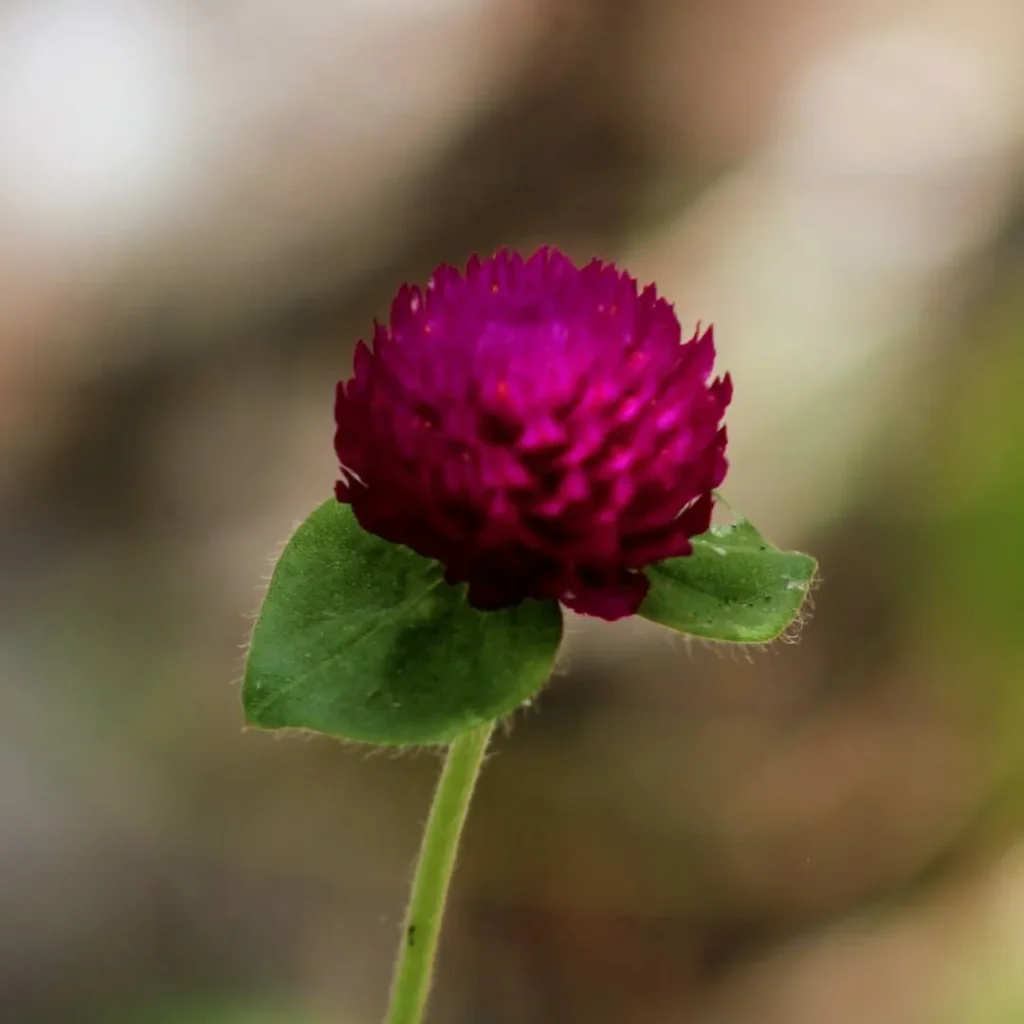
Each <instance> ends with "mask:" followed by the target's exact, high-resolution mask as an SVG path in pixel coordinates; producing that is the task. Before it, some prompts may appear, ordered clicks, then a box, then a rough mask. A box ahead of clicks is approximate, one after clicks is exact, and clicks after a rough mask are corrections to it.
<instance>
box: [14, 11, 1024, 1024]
mask: <svg viewBox="0 0 1024 1024" xmlns="http://www.w3.org/2000/svg"><path fill="white" fill-rule="evenodd" d="M1022 38H1024V5H1022V4H1021V3H1020V0H884V2H882V0H829V2H828V3H818V2H814V0H556V2H551V0H304V2H303V3H294V4H285V3H279V2H278V3H275V2H270V0H218V2H217V3H209V2H206V3H200V2H196V0H5V2H3V3H0V552H2V553H0V558H2V576H0V707H2V713H0V1020H3V1021H4V1022H7V1021H9V1022H11V1024H37V1022H39V1024H64V1022H68V1024H79V1022H81V1024H92V1022H96V1024H327V1022H332V1024H374V1022H376V1021H379V1019H380V1017H381V1014H382V1011H383V1006H384V1000H385V993H386V988H387V979H388V975H389V971H390V965H391V958H392V954H393V947H394V944H395V940H396V936H397V933H398V929H399V926H400V921H401V914H402V907H403V902H404V898H405V892H406V885H407V882H408V879H409V877H410V871H411V865H412V861H413V858H414V855H415V849H416V844H417V840H418V834H419V828H420V825H421V823H422V821H423V819H424V817H425V815H426V810H427V806H428V801H429V798H430V793H431V789H432V785H433V781H434V778H435V775H436V772H437V769H438V765H439V762H438V759H437V757H436V756H435V755H434V754H432V753H429V752H424V753H420V754H417V755H408V756H401V757H391V756H367V755H366V754H365V753H364V752H363V751H360V750H357V749H346V748H345V747H343V746H342V745H339V744H333V743H330V742H326V741H319V740H310V741H301V740H294V739H288V740H280V739H275V738H274V737H271V736H267V735H260V734H247V733H244V732H243V730H242V724H241V712H240V707H239V695H238V691H237V686H236V680H237V677H238V674H239V671H240V668H241V661H242V649H241V645H242V644H243V643H244V641H245V639H246V637H247V633H248V630H249V628H250V615H251V613H252V612H253V611H254V610H255V608H256V606H257V604H258V601H259V598H260V593H261V588H262V587H263V581H264V580H265V578H266V575H267V573H268V570H269V567H270V564H271V563H270V556H271V555H272V554H273V553H274V551H275V550H277V549H278V548H279V545H280V543H281V542H282V541H283V539H284V538H285V537H286V536H287V535H288V533H289V532H290V530H291V528H292V526H293V524H294V523H295V522H296V521H297V520H298V519H300V518H302V517H303V516H304V515H305V514H306V513H307V512H308V511H309V510H310V509H311V508H312V507H313V505H314V504H316V503H317V502H319V501H320V500H321V499H322V498H323V497H324V496H326V495H327V494H328V493H329V492H330V490H331V487H332V484H333V481H334V477H335V465H334V456H333V451H332V445H331V438H332V430H333V424H332V400H333V389H334V384H335V381H336V380H337V379H338V378H339V377H342V376H346V375H347V374H348V372H349V368H350V356H351V351H352V347H353V345H354V343H355V341H356V340H357V339H358V338H359V337H361V336H365V335H366V333H367V331H368V329H369V326H370V323H371V320H372V318H373V316H375V315H381V314H384V313H385V312H386V310H387V306H388V303H389V300H390V296H391V294H392V293H393V291H394V290H395V288H396V287H397V285H398V284H399V283H401V282H402V281H405V280H421V279H423V278H424V277H425V276H426V275H427V274H428V273H429V271H430V269H431V268H432V267H433V266H434V265H435V264H436V263H438V262H440V261H442V260H446V261H455V262H460V263H461V262H464V260H465V258H466V257H467V256H468V254H469V253H470V252H472V251H480V252H485V253H486V252H489V251H492V250H493V249H494V248H496V247H497V246H499V245H506V244H507V245H511V246H516V247H520V248H527V249H528V248H532V247H533V246H535V245H537V244H540V243H552V244H556V245H559V246H561V247H563V248H564V249H566V250H567V251H568V252H569V253H570V254H571V255H573V256H574V257H576V258H578V259H580V260H586V259H589V258H591V257H593V256H601V257H603V258H606V259H614V260H617V261H619V262H621V263H623V264H624V265H625V266H627V267H629V268H630V269H631V270H632V271H633V272H634V273H635V274H637V276H639V277H640V278H641V279H643V280H656V281H657V282H658V283H659V286H660V288H661V290H662V292H663V293H665V294H667V295H668V297H669V298H671V299H672V300H673V301H675V302H676V304H677V309H678V311H679V313H680V317H681V319H682V321H683V324H684V329H685V328H686V327H687V325H691V326H692V325H693V324H694V323H695V322H696V321H697V320H703V321H704V322H708V321H713V322H714V323H715V325H716V332H717V336H718V338H719V343H720V351H721V362H722V365H723V367H726V368H728V369H730V370H731V371H732V372H733V375H734V377H735V380H736V388H737V397H736V400H735V402H734V405H733V407H732V409H731V412H730V418H729V425H730V436H731V438H732V449H731V451H732V470H731V473H730V477H729V479H728V480H727V486H726V489H725V491H726V495H727V497H728V498H729V500H730V502H731V503H732V504H734V505H735V506H736V507H738V508H740V509H742V510H743V512H744V513H745V514H747V515H749V516H750V517H751V518H752V519H753V520H754V521H755V522H756V523H758V525H759V526H761V527H762V529H763V530H764V531H765V532H766V533H767V534H768V536H769V537H770V538H771V539H772V540H774V541H775V542H776V543H778V544H780V545H788V546H798V547H801V548H804V549H806V550H809V551H812V552H813V553H815V554H816V555H817V556H818V558H819V559H820V562H821V568H822V576H823V582H822V584H821V586H820V587H819V589H818V591H817V593H816V595H815V602H814V604H815V607H814V614H813V617H812V618H811V619H810V621H809V623H807V624H806V625H805V626H804V628H803V631H802V635H801V636H800V637H799V643H789V644H780V645H776V646H774V647H772V648H771V649H768V650H754V651H751V652H749V656H747V654H746V652H743V653H736V652H735V651H734V650H731V649H730V650H725V651H723V649H720V648H719V649H716V648H714V647H710V646H697V645H695V646H691V647H688V646H686V645H684V644H681V643H678V642H675V641H671V640H668V639H666V634H664V633H662V632H661V631H659V630H658V629H657V628H655V627H652V626H649V625H645V624H644V623H641V622H637V623H634V622H625V623H619V624H616V625H614V626H609V625H606V624H603V623H595V622H588V621H583V620H579V619H576V620H573V621H572V622H571V624H570V639H569V643H568V645H567V650H566V652H565V658H564V663H563V665H562V667H561V668H560V670H559V672H558V675H557V677H556V678H555V680H554V681H553V682H552V684H551V685H550V687H549V688H548V689H547V690H545V691H544V693H543V694H542V696H541V697H540V699H539V701H538V702H537V706H536V707H535V708H534V709H533V710H531V711H530V712H529V713H524V714H523V715H521V716H520V717H519V719H518V720H517V721H516V722H515V725H514V728H513V729H512V730H511V731H510V732H509V733H508V734H507V735H506V736H504V737H502V738H501V739H500V740H499V741H498V743H497V745H496V751H497V752H496V756H494V757H493V758H492V759H491V760H490V762H489V763H488V766H487V770H486V772H485V776H484V779H483V782H482V785H481V788H480V790H479V792H478V799H477V802H476V804H475V807H474V814H473V815H472V819H471V825H470V828H469V832H468V835H467V837H466V845H465V852H464V857H463V859H462V861H461V864H460V870H459V872H458V875H457V881H456V892H455V897H454V905H453V907H452V913H451V917H450V920H449V926H448V930H447V932H446V935H445V942H444V948H443V956H442V962H441V965H440V975H439V979H438V985H437V993H436V999H435V1001H434V1005H433V1014H432V1018H431V1019H432V1020H434V1021H437V1022H441V1021H446V1022H451V1024H520V1022H530V1024H547V1022H551V1024H576V1022H579V1024H621V1022H629V1024H634V1022H636V1024H676V1022H680V1024H755V1022H756V1024H853V1022H857V1024H863V1022H864V1021H870V1022H872V1024H1020V1022H1021V1021H1024V841H1022V833H1024V624H1022V621H1024V596H1022V589H1024V583H1022V581H1024V525H1022V524H1024V401H1022V400H1021V396H1022V394H1024V344H1022V343H1024V217H1022V207H1021V202H1020V200H1021V196H1022V192H1024V189H1022V185H1024V63H1022V62H1021V60H1020V40H1021V39H1022Z"/></svg>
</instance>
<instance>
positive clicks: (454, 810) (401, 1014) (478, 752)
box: [385, 722, 494, 1024]
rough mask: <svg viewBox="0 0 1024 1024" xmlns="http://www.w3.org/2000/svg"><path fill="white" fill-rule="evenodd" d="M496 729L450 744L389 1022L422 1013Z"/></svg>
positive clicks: (415, 1019) (413, 1022) (409, 1020)
mask: <svg viewBox="0 0 1024 1024" xmlns="http://www.w3.org/2000/svg"><path fill="white" fill-rule="evenodd" d="M493 730H494V723H493V722H488V723H487V725H481V726H479V727H478V728H476V729H470V730H469V731H468V732H464V733H463V734H462V735H461V736H457V737H456V738H455V739H454V740H453V741H452V743H451V746H449V748H448V757H447V759H446V760H445V763H444V769H443V770H442V772H441V778H440V780H439V781H438V784H437V792H436V793H435V794H434V803H433V806H432V807H431V808H430V817H429V818H428V819H427V827H426V830H425V831H424V833H423V844H422V846H421V847H420V855H419V861H418V862H417V864H416V875H415V877H414V878H413V883H412V894H411V896H410V897H409V909H408V911H407V913H406V916H405V927H404V928H403V929H402V939H401V944H400V945H399V947H398V962H397V963H396V964H395V973H394V977H393V978H392V981H391V999H390V1003H389V1006H388V1015H387V1018H386V1020H385V1024H420V1022H421V1021H422V1019H423V1011H424V1009H425V1007H426V1005H427V997H428V995H429V994H430V982H431V977H432V974H433V968H434V956H435V954H436V952H437V937H438V934H439V932H440V931H441V919H442V917H443V916H444V905H445V900H446V898H447V896H448V885H449V882H450V881H451V877H452V869H453V868H454V867H455V855H456V853H457V851H458V847H459V837H460V836H461V835H462V826H463V825H464V824H465V822H466V812H467V811H468V810H469V801H470V799H471V798H472V796H473V788H474V787H475V786H476V780H477V776H478V775H479V774H480V766H481V764H483V760H484V752H485V751H486V750H487V743H488V741H489V740H490V738H491V733H492V731H493Z"/></svg>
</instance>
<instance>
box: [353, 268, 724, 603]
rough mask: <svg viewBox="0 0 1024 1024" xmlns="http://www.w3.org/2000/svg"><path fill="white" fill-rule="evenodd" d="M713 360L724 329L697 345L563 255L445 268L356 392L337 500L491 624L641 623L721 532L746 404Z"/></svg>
mask: <svg viewBox="0 0 1024 1024" xmlns="http://www.w3.org/2000/svg"><path fill="white" fill-rule="evenodd" d="M714 357H715V346H714V339H713V336H712V331H711V329H710V328H708V330H706V331H705V332H704V333H700V330H699V329H698V331H697V332H696V333H695V334H694V336H693V337H692V338H691V339H690V340H689V341H687V342H682V339H681V335H680V327H679V321H678V320H677V319H676V316H675V313H674V312H673V309H672V307H671V306H670V305H669V303H667V302H666V301H665V300H664V299H661V298H659V297H658V296H657V293H656V292H655V289H654V287H653V286H651V287H648V288H645V289H644V290H643V291H639V290H638V287H637V282H636V280H635V279H634V278H632V277H630V276H629V274H627V273H625V272H624V271H621V270H618V269H616V268H615V267H614V266H611V265H609V264H603V263H600V262H598V261H596V260H595V261H594V262H592V263H589V264H587V265H586V266H585V267H583V268H578V267H576V266H574V265H573V264H572V263H571V262H570V261H569V259H568V258H567V257H566V256H564V255H562V254H561V253H560V252H558V251H556V250H553V249H546V248H545V249H541V250H539V251H538V252H537V253H536V254H534V255H533V256H531V257H530V258H529V259H526V260H524V259H523V258H522V257H521V256H519V255H518V254H515V253H510V252H508V251H505V250H502V251H501V252H499V253H497V255H495V256H494V257H492V258H490V259H486V260H480V259H478V258H477V257H473V258H472V259H471V260H470V261H469V264H468V266H467V267H466V272H465V274H460V273H459V271H457V270H456V269H454V268H452V267H448V266H442V267H439V268H438V269H437V270H436V271H435V272H434V274H433V275H432V277H431V278H430V281H429V283H428V284H427V287H426V290H425V291H420V289H418V288H412V287H408V286H405V287H403V288H402V289H401V290H400V291H399V293H398V295H397V297H396V298H395V300H394V303H393V304H392V307H391V318H390V322H389V323H388V324H386V325H384V324H378V325H377V326H376V332H375V335H374V339H373V345H372V348H370V347H367V346H366V345H365V344H364V343H363V342H360V343H359V345H358V347H357V348H356V354H355V372H354V374H353V377H352V379H351V380H349V381H343V382H342V383H340V384H339V385H338V393H337V403H336V407H335V415H336V419H337V434H336V436H335V449H336V451H337V454H338V459H339V460H340V462H341V467H342V479H341V480H340V481H339V482H338V484H337V488H336V492H337V497H338V500H339V501H342V502H347V503H350V504H351V505H352V508H353V511H354V513H355V515H356V518H357V519H358V520H359V522H360V524H361V525H362V526H363V527H364V529H366V530H368V531H370V532H371V533H374V534H377V535H378V536H380V537H383V538H385V539H386V540H389V541H393V542H394V543H397V544H405V545H407V546H408V547H410V548H412V550H413V551H416V552H418V553H419V554H421V555H424V556H426V557H428V558H433V559H437V560H438V561H440V562H441V563H442V564H443V565H444V567H445V579H446V580H447V582H449V583H468V584H469V592H468V597H469V601H470V603H471V604H472V605H473V606H474V607H476V608H481V609H495V608H503V607H507V606H509V605H513V604H516V603H518V602H520V601H522V600H523V599H525V598H528V597H533V598H555V599H557V600H559V601H561V602H562V603H563V604H565V605H566V606H567V607H569V608H572V609H574V610H575V611H578V612H581V613H583V614H586V615H596V616H599V617H600V618H603V619H619V618H622V617H623V616H626V615H632V614H633V613H634V612H636V611H637V609H638V608H639V607H640V604H641V602H642V601H643V599H644V596H645V595H646V593H647V589H648V586H649V584H648V581H647V578H646V577H645V576H644V573H643V569H644V567H645V566H648V565H650V564H651V563H652V562H657V561H660V560H662V559H664V558H670V557H673V556H679V555H688V554H690V553H691V552H692V547H691V545H690V538H691V537H694V536H696V535H697V534H700V533H703V532H704V531H705V530H706V529H707V528H708V526H709V524H710V521H711V509H712V504H713V498H712V489H713V488H715V487H717V486H718V485H719V484H720V483H721V482H722V479H723V477H724V476H725V471H726V460H725V446H726V433H725V428H724V427H723V426H722V425H721V420H722V417H723V415H724V413H725V409H726V406H728V404H729V400H730V398H731V396H732V383H731V381H730V379H729V377H728V375H726V376H725V377H722V378H718V379H715V380H713V381H712V380H710V377H711V371H712V364H713V362H714Z"/></svg>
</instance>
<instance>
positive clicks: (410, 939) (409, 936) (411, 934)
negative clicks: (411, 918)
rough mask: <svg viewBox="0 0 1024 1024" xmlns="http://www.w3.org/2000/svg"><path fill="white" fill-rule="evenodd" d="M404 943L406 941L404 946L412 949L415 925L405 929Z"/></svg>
mask: <svg viewBox="0 0 1024 1024" xmlns="http://www.w3.org/2000/svg"><path fill="white" fill-rule="evenodd" d="M405 941H406V944H407V945H408V946H409V948H410V949H412V947H413V946H414V945H416V925H414V924H411V925H409V927H408V928H407V929H406V932H405Z"/></svg>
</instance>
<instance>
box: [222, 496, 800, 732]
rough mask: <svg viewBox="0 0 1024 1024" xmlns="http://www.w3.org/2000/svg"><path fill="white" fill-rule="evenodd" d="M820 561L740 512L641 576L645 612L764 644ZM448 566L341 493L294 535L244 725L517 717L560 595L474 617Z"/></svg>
mask: <svg viewBox="0 0 1024 1024" xmlns="http://www.w3.org/2000/svg"><path fill="white" fill-rule="evenodd" d="M816 568H817V566H816V563H815V560H814V559H813V558H811V557H810V556H809V555H804V554H801V553H799V552H794V551H780V550H779V549H778V548H775V547H773V546H772V545H770V544H769V543H768V542H767V541H766V540H765V539H764V538H763V537H762V536H761V535H760V533H758V531H757V530H756V529H755V528H754V527H753V526H752V525H751V524H750V523H749V522H747V521H746V520H744V519H738V520H736V521H735V522H733V523H730V524H728V525H726V526H713V527H711V529H710V530H709V531H708V532H707V533H705V534H703V535H701V536H699V537H695V538H694V539H693V554H692V555H689V556H686V557H683V558H671V559H668V560H666V561H664V562H659V563H657V564H655V565H652V566H649V567H648V568H647V570H646V573H647V576H648V578H649V579H650V582H651V587H650V591H649V593H648V595H647V598H646V600H645V602H644V604H643V606H642V607H641V609H640V615H642V616H643V617H644V618H647V619H650V620H651V621H653V622H657V623H660V624H662V625H664V626H668V627H669V628H671V629H673V630H675V631H677V632H680V633H685V634H690V635H693V636H698V637H702V638H705V639H710V640H718V641H725V642H729V643H748V644H749V643H765V642H767V641H769V640H774V639H775V638H776V637H778V636H779V635H780V634H782V633H783V632H784V631H785V630H786V629H787V627H789V626H790V624H791V623H792V622H793V621H794V620H795V619H796V617H797V616H798V614H799V612H800V607H801V605H802V604H803V602H804V600H805V598H806V597H807V594H808V592H809V590H810V587H811V584H812V582H813V580H814V575H815V572H816ZM441 573H442V569H441V566H440V565H439V564H438V563H436V562H433V561H430V560H428V559H425V558H422V557H420V556H419V555H417V554H415V553H414V552H412V551H411V550H409V549H408V548H406V547H402V546H400V545H396V544H391V543H389V542H387V541H384V540H382V539H380V538H379V537H376V536H374V535H372V534H369V533H367V532H366V531H365V530H363V529H362V527H361V526H360V525H359V524H358V523H357V522H356V520H355V517H354V516H353V514H352V509H351V506H349V505H344V504H341V503H340V502H338V501H335V500H333V499H331V500H330V501H327V502H325V503H324V504H323V505H321V506H320V507H319V508H318V509H316V510H315V511H314V512H313V513H312V515H310V517H309V518H308V519H307V520H306V521H305V522H304V523H303V524H302V525H301V526H300V527H299V528H298V530H297V531H296V532H295V534H294V535H293V536H292V538H291V540H290V541H289V542H288V544H287V546H286V547H285V549H284V552H283V553H282V555H281V557H280V559H279V560H278V563H277V566H276V568H275V570H274V573H273V576H272V578H271V581H270V588H269V590H268V591H267V595H266V598H265V599H264V602H263V607H262V609H261V611H260V614H259V617H258V619H257V621H256V626H255V629H254V631H253V636H252V644H251V646H250V649H249V654H248V659H247V662H246V667H245V675H244V679H243V684H242V699H243V704H244V708H245V714H246V719H247V721H248V722H249V724H250V725H253V726H257V727H260V728H265V729H282V728H298V729H308V730H313V731H316V732H321V733H326V734H327V735H330V736H335V737H339V738H342V739H348V740H358V741H364V742H368V743H378V744H386V745H392V746H405V745H420V744H440V743H447V742H449V741H450V740H452V739H453V738H454V737H455V736H457V735H458V734H459V733H461V732H463V731H465V730H466V729H470V728H473V727H474V726H478V725H482V724H483V723H485V722H489V721H493V720H495V719H497V718H501V717H503V716H505V715H508V714H510V713H511V712H513V711H514V710H515V709H516V708H518V707H519V706H520V705H522V704H523V702H524V701H526V700H528V699H529V698H531V697H532V696H533V695H534V694H535V693H536V692H537V691H538V690H539V689H540V688H541V687H542V686H543V685H544V683H545V682H546V681H547V680H548V678H549V677H550V675H551V670H552V667H553V665H554V661H555V657H556V654H557V652H558V647H559V645H560V643H561V638H562V611H561V607H560V606H559V604H558V603H557V602H556V601H554V600H548V601H534V600H528V601H524V602H523V603H522V604H520V605H517V606H515V607H513V608H508V609H505V610H503V611H488V612H480V611H477V610H475V609H474V608H472V607H471V606H470V605H469V604H468V602H467V601H466V595H465V587H464V586H454V587H453V586H449V585H448V584H446V583H445V582H444V581H443V579H442V577H441Z"/></svg>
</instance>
